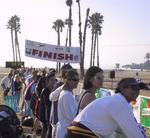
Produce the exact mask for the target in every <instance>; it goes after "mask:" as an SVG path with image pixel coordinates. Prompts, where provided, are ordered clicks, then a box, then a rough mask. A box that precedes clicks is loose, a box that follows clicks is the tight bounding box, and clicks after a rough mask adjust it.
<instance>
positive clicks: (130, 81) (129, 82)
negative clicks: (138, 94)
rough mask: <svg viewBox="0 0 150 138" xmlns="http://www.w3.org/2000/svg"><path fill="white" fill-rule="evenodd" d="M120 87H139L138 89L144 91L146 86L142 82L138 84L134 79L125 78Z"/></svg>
mask: <svg viewBox="0 0 150 138" xmlns="http://www.w3.org/2000/svg"><path fill="white" fill-rule="evenodd" d="M120 85H121V87H128V86H139V89H145V86H146V84H145V83H144V82H140V81H138V80H136V79H135V78H126V79H124V81H123V82H122V83H121V84H120Z"/></svg>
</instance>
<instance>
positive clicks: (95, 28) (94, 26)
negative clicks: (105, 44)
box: [89, 12, 104, 66]
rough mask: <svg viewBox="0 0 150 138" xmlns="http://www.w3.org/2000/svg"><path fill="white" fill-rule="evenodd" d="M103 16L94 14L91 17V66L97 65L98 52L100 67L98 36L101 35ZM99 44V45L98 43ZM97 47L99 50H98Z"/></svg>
mask: <svg viewBox="0 0 150 138" xmlns="http://www.w3.org/2000/svg"><path fill="white" fill-rule="evenodd" d="M103 21H104V20H103V16H102V15H101V14H100V13H97V12H96V13H94V14H92V15H91V16H90V17H89V27H90V28H91V34H92V37H91V41H92V43H91V58H90V66H93V65H94V64H95V53H96V50H97V66H99V48H98V44H99V42H98V36H99V35H101V28H102V26H101V24H102V22H103ZM96 42H97V43H96ZM96 47H97V49H96Z"/></svg>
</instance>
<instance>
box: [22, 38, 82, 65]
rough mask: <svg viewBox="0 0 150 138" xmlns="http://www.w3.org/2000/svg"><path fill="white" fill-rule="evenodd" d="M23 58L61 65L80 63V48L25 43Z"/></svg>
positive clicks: (29, 41) (32, 42)
mask: <svg viewBox="0 0 150 138" xmlns="http://www.w3.org/2000/svg"><path fill="white" fill-rule="evenodd" d="M25 56H27V57H32V58H37V59H43V60H49V61H55V62H63V63H80V47H64V46H57V45H51V44H44V43H40V42H35V41H31V40H26V41H25Z"/></svg>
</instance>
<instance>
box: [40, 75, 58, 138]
mask: <svg viewBox="0 0 150 138" xmlns="http://www.w3.org/2000/svg"><path fill="white" fill-rule="evenodd" d="M54 84H55V74H49V75H48V76H46V87H45V88H44V89H43V90H42V93H41V96H40V104H39V119H40V121H41V122H42V133H41V138H51V132H52V127H51V125H50V124H49V116H50V108H51V102H50V101H49V94H50V93H51V91H52V89H53V86H54Z"/></svg>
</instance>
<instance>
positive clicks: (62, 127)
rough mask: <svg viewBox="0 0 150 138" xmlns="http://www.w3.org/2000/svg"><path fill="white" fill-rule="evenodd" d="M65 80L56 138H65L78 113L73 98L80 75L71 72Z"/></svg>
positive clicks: (59, 106) (60, 98)
mask: <svg viewBox="0 0 150 138" xmlns="http://www.w3.org/2000/svg"><path fill="white" fill-rule="evenodd" d="M65 78H66V79H65V80H64V86H63V88H62V91H61V93H60V96H59V99H58V124H57V128H56V138H63V137H64V136H65V134H66V132H67V127H68V126H69V124H70V123H71V122H72V121H73V119H74V118H75V116H76V113H77V102H76V100H75V98H74V96H73V89H74V88H76V87H77V85H78V82H79V75H78V73H77V72H76V71H75V70H69V71H68V72H67V73H66V77H65Z"/></svg>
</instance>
